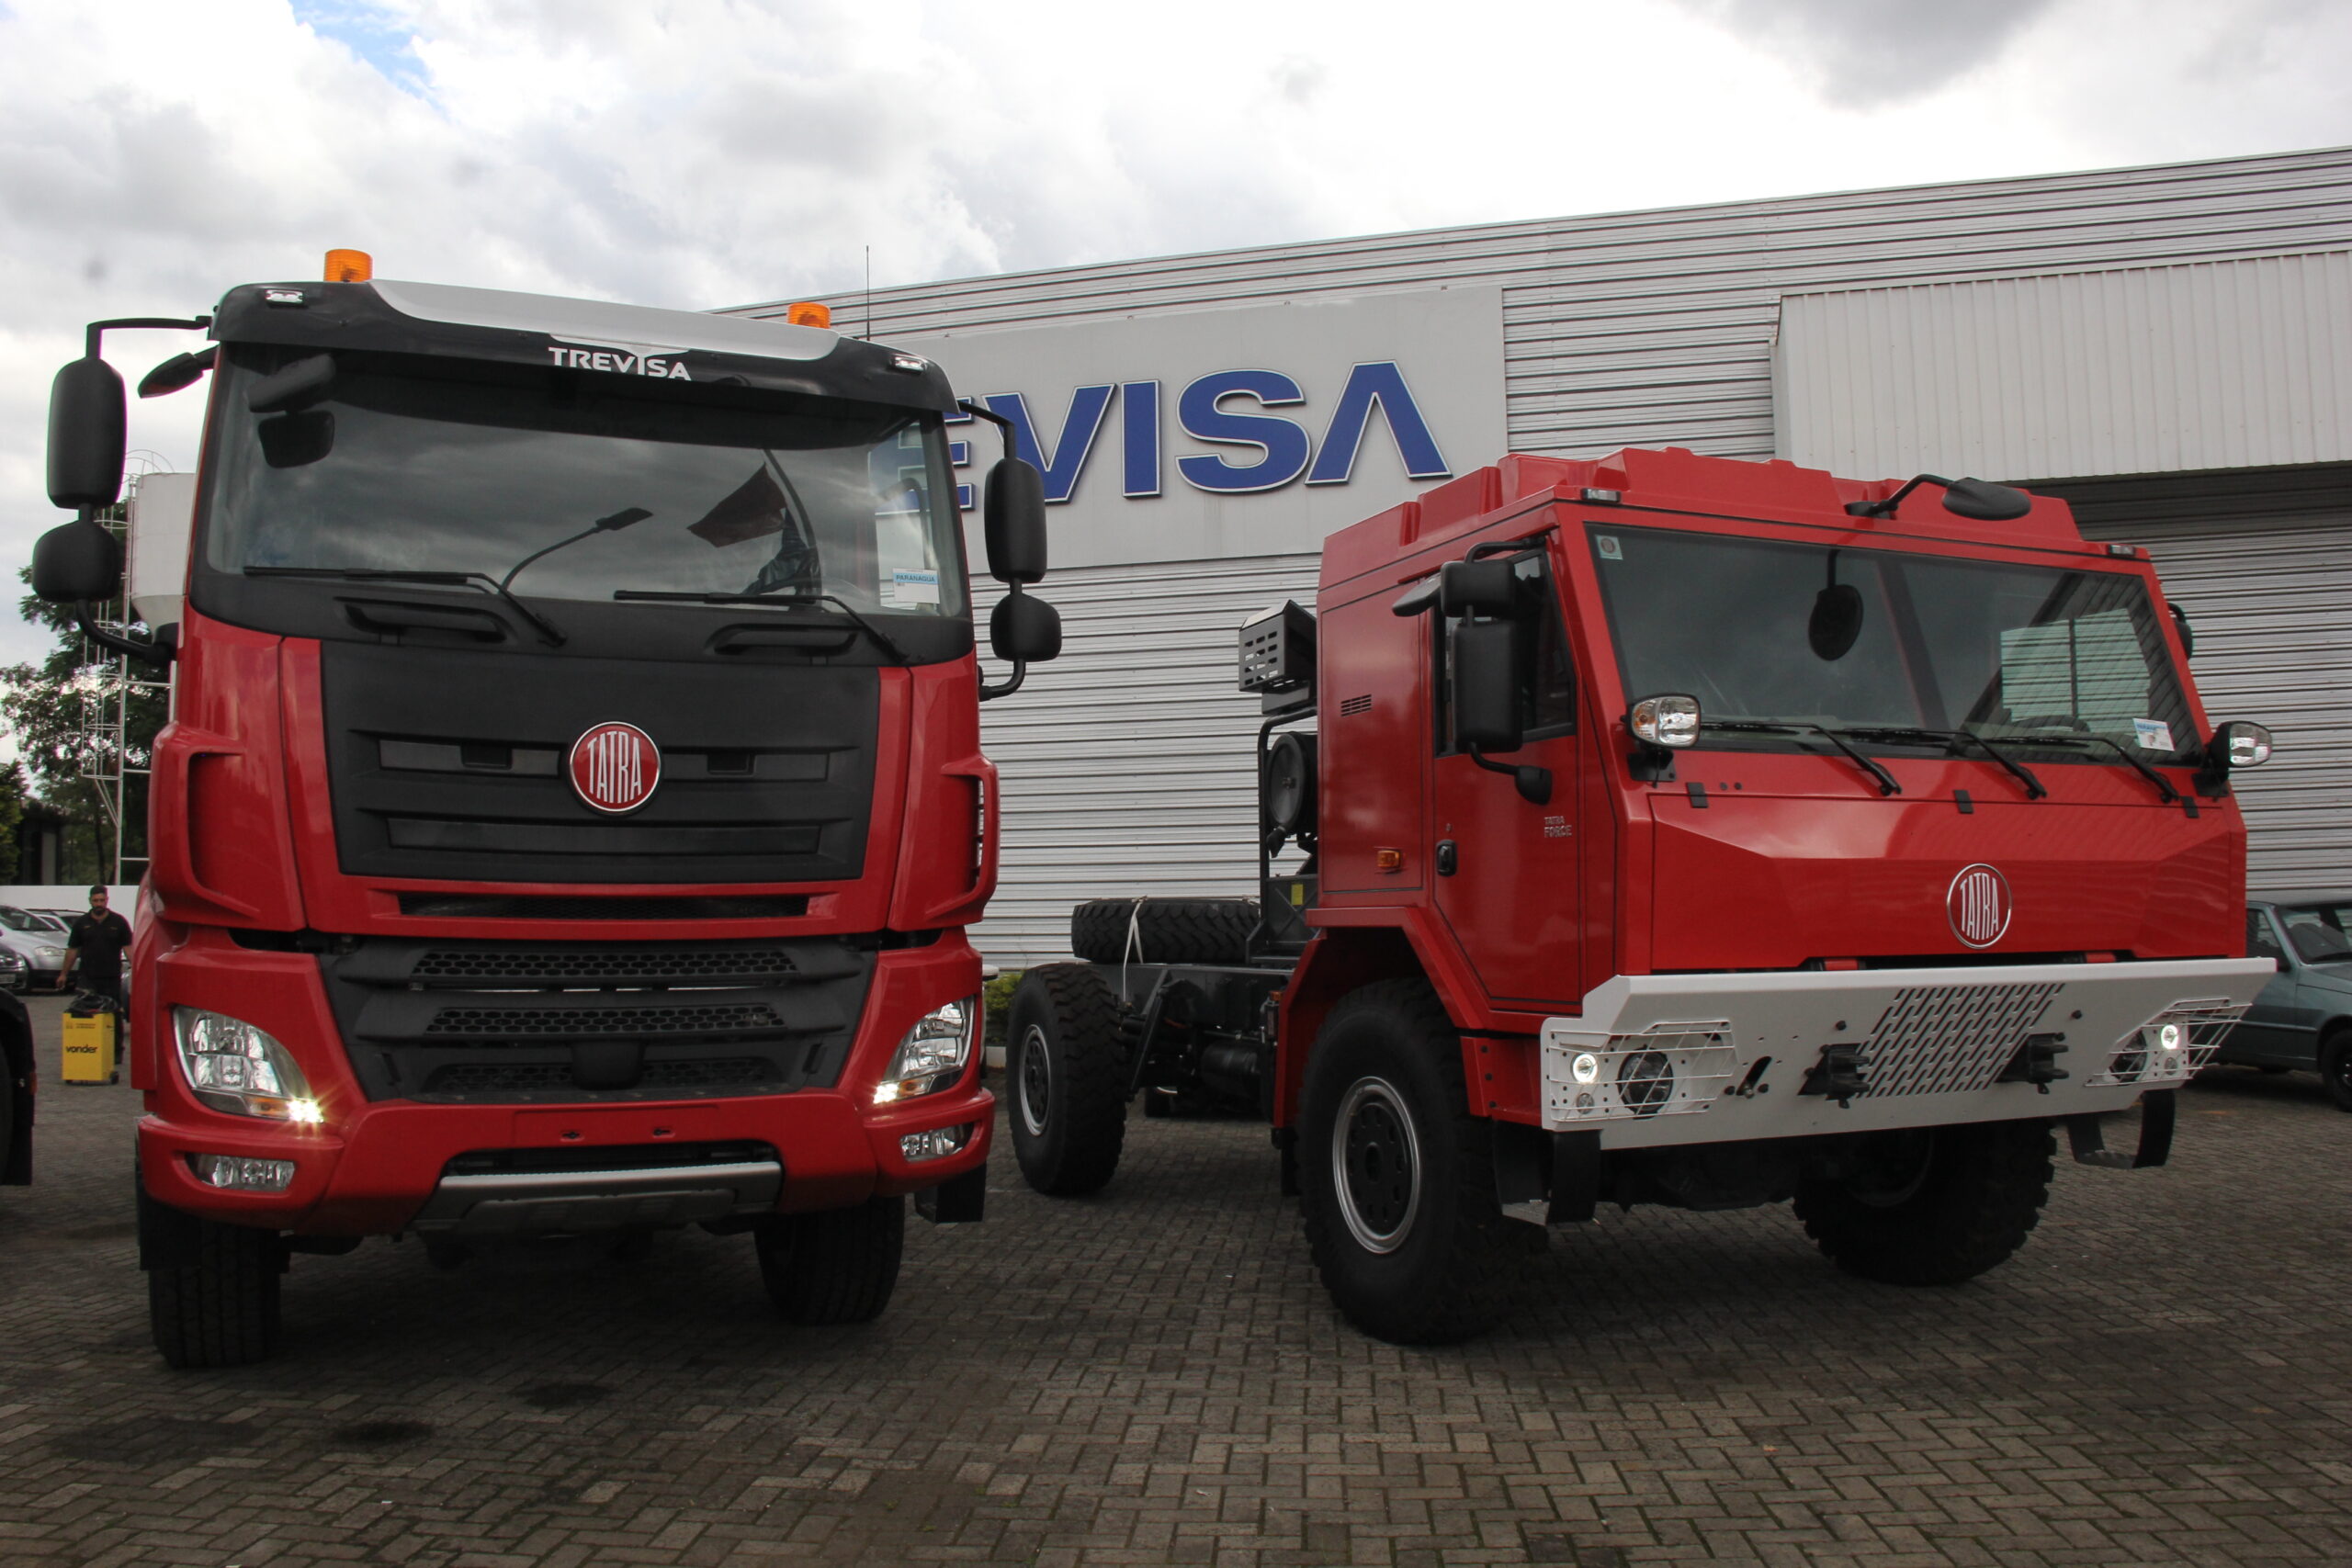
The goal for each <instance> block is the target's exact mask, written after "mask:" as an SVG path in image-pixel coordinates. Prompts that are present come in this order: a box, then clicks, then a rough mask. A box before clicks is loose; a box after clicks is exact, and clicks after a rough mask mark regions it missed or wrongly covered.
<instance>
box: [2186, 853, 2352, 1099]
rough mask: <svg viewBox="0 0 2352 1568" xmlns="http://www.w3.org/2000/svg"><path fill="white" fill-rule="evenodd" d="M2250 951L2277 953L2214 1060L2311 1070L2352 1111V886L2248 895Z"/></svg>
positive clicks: (2276, 1069) (2268, 1068) (2255, 954)
mask: <svg viewBox="0 0 2352 1568" xmlns="http://www.w3.org/2000/svg"><path fill="white" fill-rule="evenodd" d="M2245 951H2246V954H2247V956H2248V957H2252V958H2269V959H2275V960H2276V961H2277V962H2278V977H2277V978H2276V979H2274V980H2272V981H2271V982H2270V984H2268V985H2267V986H2265V987H2263V988H2262V994H2261V995H2260V996H2258V997H2256V998H2255V999H2254V1006H2253V1007H2251V1008H2249V1009H2247V1010H2246V1015H2245V1021H2243V1022H2241V1023H2240V1024H2239V1025H2238V1026H2237V1027H2236V1028H2235V1029H2233V1030H2232V1031H2230V1035H2229V1038H2228V1039H2227V1040H2225V1041H2223V1042H2222V1048H2221V1050H2220V1052H2219V1053H2217V1054H2216V1055H2215V1057H2214V1059H2215V1060H2216V1061H2222V1062H2238V1063H2242V1064H2244V1065H2245V1066H2250V1067H2260V1068H2262V1069H2264V1070H2265V1071H2266V1072H2292V1071H2297V1070H2300V1071H2303V1072H2315V1073H2317V1074H2319V1077H2320V1082H2321V1083H2323V1084H2324V1085H2325V1086H2326V1088H2327V1092H2328V1095H2329V1098H2331V1099H2333V1100H2335V1104H2336V1107H2337V1109H2339V1110H2343V1111H2352V892H2308V893H2265V894H2263V895H2261V896H2260V897H2256V898H2250V899H2248V900H2247V901H2246V908H2245Z"/></svg>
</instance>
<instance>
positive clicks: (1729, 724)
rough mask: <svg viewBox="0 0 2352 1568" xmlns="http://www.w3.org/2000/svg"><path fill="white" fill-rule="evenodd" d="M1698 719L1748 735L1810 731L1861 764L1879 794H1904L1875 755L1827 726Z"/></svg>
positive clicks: (1702, 724) (1704, 724)
mask: <svg viewBox="0 0 2352 1568" xmlns="http://www.w3.org/2000/svg"><path fill="white" fill-rule="evenodd" d="M1699 722H1700V727H1701V728H1705V729H1729V730H1735V731H1745V732H1746V733H1748V734H1751V735H1772V734H1780V735H1798V734H1804V733H1808V732H1809V733H1811V734H1815V735H1818V736H1821V737H1823V738H1824V739H1827V740H1828V742H1829V744H1831V745H1832V746H1835V747H1837V748H1838V750H1840V751H1843V752H1845V753H1846V755H1847V756H1849V757H1851V758H1852V759H1853V760H1854V762H1855V765H1856V766H1858V767H1860V769H1861V770H1862V771H1863V772H1864V773H1868V774H1870V776H1871V777H1872V778H1874V779H1876V780H1877V781H1878V792H1879V794H1881V795H1901V794H1902V793H1903V785H1902V784H1901V783H1899V782H1898V781H1897V780H1896V779H1895V776H1894V774H1893V773H1888V772H1887V771H1886V769H1885V768H1884V767H1883V766H1881V765H1880V763H1879V761H1878V759H1877V758H1875V757H1866V756H1864V755H1863V754H1862V753H1861V752H1860V751H1857V750H1854V749H1853V748H1852V747H1851V746H1849V745H1847V744H1846V740H1845V737H1843V736H1841V735H1839V734H1838V732H1837V731H1836V730H1834V729H1832V728H1829V727H1828V726H1827V725H1824V724H1798V723H1792V722H1787V721H1782V720H1778V719H1775V720H1770V721H1767V720H1764V719H1754V718H1702V719H1701V720H1700V721H1699Z"/></svg>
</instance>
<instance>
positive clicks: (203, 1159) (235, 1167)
mask: <svg viewBox="0 0 2352 1568" xmlns="http://www.w3.org/2000/svg"><path fill="white" fill-rule="evenodd" d="M187 1161H188V1164H189V1165H190V1166H192V1167H194V1168H195V1169H196V1179H198V1181H201V1182H203V1183H204V1184H205V1185H206V1186H207V1187H224V1188H227V1189H228V1190H231V1191H232V1192H283V1191H285V1190H287V1189H288V1187H291V1186H292V1185H293V1184H294V1162H293V1161H292V1160H290V1159H247V1158H246V1157H245V1156H243V1155H190V1156H187Z"/></svg>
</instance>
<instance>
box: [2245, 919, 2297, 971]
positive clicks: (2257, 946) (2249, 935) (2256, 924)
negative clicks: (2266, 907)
mask: <svg viewBox="0 0 2352 1568" xmlns="http://www.w3.org/2000/svg"><path fill="white" fill-rule="evenodd" d="M2245 955H2246V956H2247V957H2248V958H2269V959H2275V960H2277V961H2278V967H2280V968H2281V969H2284V968H2285V967H2286V966H2287V964H2286V959H2287V950H2286V949H2285V948H2283V947H2281V946H2279V945H2278V937H2277V935H2276V934H2274V933H2273V932H2272V931H2271V930H2270V917H2269V916H2267V915H2266V914H2264V913H2263V912H2262V911H2261V910H2259V909H2248V910H2247V911H2246V912H2245Z"/></svg>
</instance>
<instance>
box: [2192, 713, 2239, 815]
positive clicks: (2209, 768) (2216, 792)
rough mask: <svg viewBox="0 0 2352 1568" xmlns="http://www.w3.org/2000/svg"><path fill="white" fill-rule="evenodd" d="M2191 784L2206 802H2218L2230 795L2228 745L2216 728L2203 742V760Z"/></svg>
mask: <svg viewBox="0 0 2352 1568" xmlns="http://www.w3.org/2000/svg"><path fill="white" fill-rule="evenodd" d="M2191 782H2192V784H2193V785H2194V787H2195V788H2196V790H2197V793H2198V794H2199V795H2203V796H2204V797H2205V798H2206V799H2208V800H2219V799H2221V798H2222V796H2223V795H2228V794H2229V793H2230V743H2229V742H2228V741H2227V740H2224V739H2222V732H2221V730H2219V729H2218V728H2217V729H2215V730H2214V731H2213V736H2212V739H2210V740H2208V741H2206V742H2205V756H2204V759H2203V761H2200V762H2199V764H2198V768H2197V776H2196V778H2195V779H2194V780H2192V781H2191Z"/></svg>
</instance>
